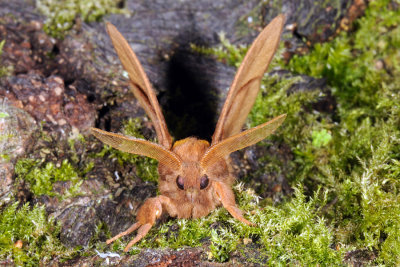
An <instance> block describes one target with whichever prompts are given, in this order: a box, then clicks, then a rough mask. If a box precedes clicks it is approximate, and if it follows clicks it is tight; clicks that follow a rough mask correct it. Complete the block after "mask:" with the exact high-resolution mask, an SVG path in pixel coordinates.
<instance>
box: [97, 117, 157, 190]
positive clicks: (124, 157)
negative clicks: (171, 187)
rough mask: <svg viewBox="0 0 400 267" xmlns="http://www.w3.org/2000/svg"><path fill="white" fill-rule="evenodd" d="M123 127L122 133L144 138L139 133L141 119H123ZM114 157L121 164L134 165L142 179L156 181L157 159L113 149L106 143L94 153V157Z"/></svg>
mask: <svg viewBox="0 0 400 267" xmlns="http://www.w3.org/2000/svg"><path fill="white" fill-rule="evenodd" d="M123 124H124V127H123V130H122V132H123V134H125V135H129V136H134V137H136V138H141V139H145V138H144V136H143V134H142V133H141V129H142V128H143V126H142V121H141V119H140V118H132V119H129V120H128V121H125V122H124V123H123ZM106 155H108V157H109V158H113V159H116V160H117V161H118V163H119V164H120V165H121V166H125V165H134V166H136V174H137V176H138V177H140V178H141V179H143V180H144V181H150V182H157V181H158V171H157V161H156V160H154V159H151V158H148V157H143V156H139V155H134V154H130V153H126V152H122V151H120V150H117V149H114V148H112V147H110V146H108V145H104V147H103V149H102V150H101V151H100V152H99V153H97V154H96V155H94V157H105V156H106Z"/></svg>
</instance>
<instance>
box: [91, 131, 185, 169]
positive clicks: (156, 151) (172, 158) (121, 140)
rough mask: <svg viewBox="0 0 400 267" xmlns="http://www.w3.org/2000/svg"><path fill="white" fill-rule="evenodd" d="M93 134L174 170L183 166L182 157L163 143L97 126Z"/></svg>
mask: <svg viewBox="0 0 400 267" xmlns="http://www.w3.org/2000/svg"><path fill="white" fill-rule="evenodd" d="M92 134H93V135H94V136H96V137H97V138H98V139H100V140H101V141H102V142H103V143H105V144H107V145H109V146H112V147H113V148H116V149H118V150H121V151H123V152H128V153H132V154H137V155H142V156H146V157H150V158H153V159H156V160H158V161H159V162H160V163H162V164H164V165H166V166H168V167H170V168H172V169H174V170H176V169H179V168H180V166H181V160H180V158H179V157H178V156H177V155H175V153H173V152H171V151H170V150H168V149H167V148H165V147H164V146H162V145H159V144H156V143H153V142H150V141H147V140H144V139H138V138H134V137H127V136H124V135H121V134H115V133H109V132H106V131H103V130H100V129H97V128H92Z"/></svg>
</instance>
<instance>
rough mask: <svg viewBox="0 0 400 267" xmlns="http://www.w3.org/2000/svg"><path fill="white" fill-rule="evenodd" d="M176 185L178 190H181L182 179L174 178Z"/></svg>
mask: <svg viewBox="0 0 400 267" xmlns="http://www.w3.org/2000/svg"><path fill="white" fill-rule="evenodd" d="M176 185H177V186H178V188H179V189H181V190H183V178H182V177H180V176H178V177H176Z"/></svg>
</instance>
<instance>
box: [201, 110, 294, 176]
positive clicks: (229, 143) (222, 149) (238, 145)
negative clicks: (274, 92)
mask: <svg viewBox="0 0 400 267" xmlns="http://www.w3.org/2000/svg"><path fill="white" fill-rule="evenodd" d="M285 118H286V114H282V115H280V116H278V117H275V118H273V119H272V120H270V121H268V122H265V123H263V124H260V125H258V126H256V127H254V128H251V129H249V130H246V131H243V132H240V133H238V134H236V135H233V136H230V137H228V138H226V139H224V140H222V141H221V142H219V143H217V144H215V145H212V146H211V147H210V148H209V149H208V150H207V152H206V153H205V154H204V156H203V158H202V159H201V161H200V164H201V166H202V167H203V168H204V169H205V170H207V169H208V168H209V167H212V166H213V165H214V164H215V163H216V162H217V161H219V160H221V159H224V158H226V157H227V156H229V154H230V153H232V152H234V151H237V150H239V149H242V148H245V147H248V146H251V145H253V144H255V143H258V142H260V141H261V140H263V139H265V138H266V137H267V136H268V135H270V134H272V133H273V132H274V131H275V130H276V129H277V128H278V127H279V126H280V125H281V124H282V123H283V121H284V120H285Z"/></svg>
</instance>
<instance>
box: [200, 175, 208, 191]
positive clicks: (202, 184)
mask: <svg viewBox="0 0 400 267" xmlns="http://www.w3.org/2000/svg"><path fill="white" fill-rule="evenodd" d="M207 186H208V177H207V175H205V174H204V175H203V176H202V177H201V178H200V189H204V188H206V187H207Z"/></svg>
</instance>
